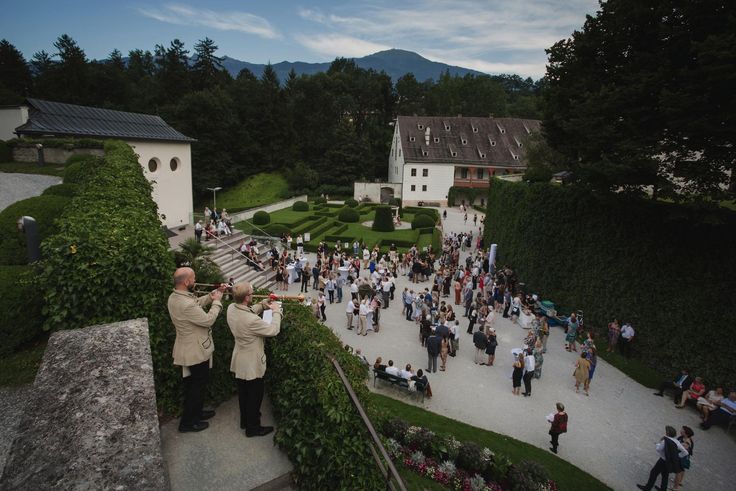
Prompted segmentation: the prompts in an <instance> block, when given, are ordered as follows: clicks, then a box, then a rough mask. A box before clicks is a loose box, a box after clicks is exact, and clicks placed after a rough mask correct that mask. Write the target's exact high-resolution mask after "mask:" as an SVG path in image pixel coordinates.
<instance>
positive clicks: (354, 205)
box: [345, 198, 358, 208]
mask: <svg viewBox="0 0 736 491" xmlns="http://www.w3.org/2000/svg"><path fill="white" fill-rule="evenodd" d="M345 206H349V207H350V208H357V207H358V201H357V200H355V199H353V198H348V199H346V200H345Z"/></svg>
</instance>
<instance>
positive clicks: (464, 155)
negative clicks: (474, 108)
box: [397, 116, 541, 167]
mask: <svg viewBox="0 0 736 491" xmlns="http://www.w3.org/2000/svg"><path fill="white" fill-rule="evenodd" d="M397 124H398V125H399V132H400V137H401V148H402V149H403V153H404V160H405V161H406V162H421V163H443V164H446V163H458V164H472V165H486V166H494V165H503V166H504V167H525V166H526V162H525V159H524V155H525V152H524V145H523V143H524V138H525V137H526V136H527V135H529V134H530V133H532V132H538V131H539V130H540V125H541V122H540V121H539V120H537V119H518V118H476V117H465V118H463V117H455V118H447V117H429V116H399V118H398V120H397ZM427 128H429V145H427V139H426V136H427ZM412 140H413V141H412Z"/></svg>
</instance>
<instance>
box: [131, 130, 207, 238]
mask: <svg viewBox="0 0 736 491" xmlns="http://www.w3.org/2000/svg"><path fill="white" fill-rule="evenodd" d="M126 143H127V144H128V145H130V146H131V147H133V150H134V151H135V153H137V154H138V162H140V164H141V166H142V167H143V175H145V176H146V178H147V179H148V180H149V181H151V182H152V184H153V193H152V195H153V199H154V201H155V202H156V204H157V205H158V212H159V214H160V215H165V216H166V219H162V220H161V222H162V223H163V224H164V225H166V227H167V228H175V227H180V226H183V225H186V224H188V223H189V222H190V220H191V217H192V212H193V207H194V203H193V198H192V151H191V146H190V144H189V143H175V142H157V141H126ZM152 159H155V161H156V163H157V166H156V169H155V170H154V171H151V170H150V169H149V162H150V161H151V160H152ZM172 159H174V160H175V161H176V162H177V168H176V170H171V161H172Z"/></svg>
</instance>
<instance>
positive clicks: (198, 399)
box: [179, 360, 210, 426]
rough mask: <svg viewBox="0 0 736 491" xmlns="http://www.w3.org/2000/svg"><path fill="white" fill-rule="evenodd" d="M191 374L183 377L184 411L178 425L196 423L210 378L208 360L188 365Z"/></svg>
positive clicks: (200, 414)
mask: <svg viewBox="0 0 736 491" xmlns="http://www.w3.org/2000/svg"><path fill="white" fill-rule="evenodd" d="M189 371H190V372H191V375H189V376H188V377H184V412H183V413H182V415H181V421H180V422H179V425H180V426H192V425H193V424H195V423H198V422H199V420H200V417H201V416H202V408H203V407H204V394H205V392H206V391H207V383H208V382H209V380H210V362H209V360H207V361H203V362H202V363H198V364H196V365H192V366H190V367H189Z"/></svg>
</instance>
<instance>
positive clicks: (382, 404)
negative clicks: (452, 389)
mask: <svg viewBox="0 0 736 491" xmlns="http://www.w3.org/2000/svg"><path fill="white" fill-rule="evenodd" d="M370 399H371V401H372V402H373V404H374V405H375V407H376V408H380V412H381V414H382V415H386V416H389V417H397V418H401V419H403V420H404V421H406V422H407V423H410V424H412V425H416V426H423V427H425V428H429V429H430V430H432V431H434V432H435V433H444V434H450V435H454V436H455V438H457V439H458V440H460V441H461V442H462V441H473V442H476V443H478V444H479V445H481V446H483V447H488V448H489V449H491V450H492V451H493V452H496V453H499V454H504V455H505V456H506V457H508V458H509V459H511V461H512V462H514V463H518V462H521V461H522V460H532V461H534V462H537V463H539V464H541V465H543V466H544V467H545V468H547V470H548V471H549V473H550V476H551V477H552V479H553V480H554V481H555V482H556V483H557V488H558V489H561V490H577V489H580V490H583V489H584V490H596V489H611V488H609V487H608V486H606V485H605V484H604V483H602V482H601V481H599V480H598V479H596V478H595V477H593V476H591V475H590V474H588V473H587V472H585V471H584V470H582V469H580V468H578V467H576V466H574V465H572V464H571V463H569V462H567V461H565V460H563V459H561V458H559V457H557V456H556V455H554V454H552V453H550V452H549V451H545V450H541V449H539V448H537V447H535V446H533V445H529V444H528V443H524V442H522V441H519V440H516V439H514V438H511V437H508V436H505V435H501V434H499V433H495V432H493V431H488V430H483V429H480V428H476V427H475V426H470V425H468V424H465V423H461V422H459V421H456V420H453V419H450V418H446V417H445V416H440V415H439V414H435V413H432V412H429V411H427V410H425V409H422V408H419V407H416V406H412V405H410V404H406V403H403V402H401V401H397V400H396V399H392V398H390V397H386V396H384V395H381V394H376V393H371V394H370ZM562 438H563V440H562V445H563V446H564V436H563V437H562ZM399 467H400V468H402V469H404V471H406V472H411V471H409V470H408V469H406V468H404V467H403V465H402V464H400V465H399ZM404 475H405V473H404V472H402V477H403V476H404ZM422 486H423V485H422ZM440 489H441V488H440Z"/></svg>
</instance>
